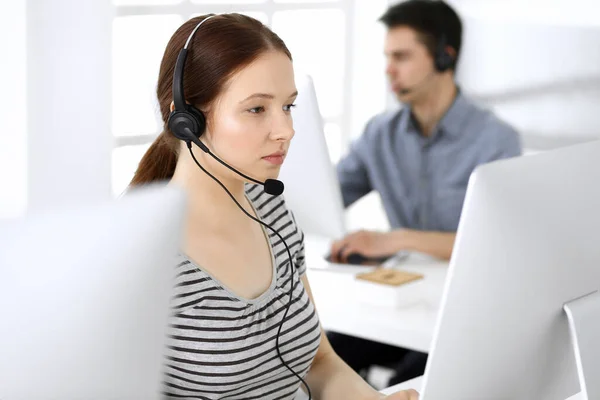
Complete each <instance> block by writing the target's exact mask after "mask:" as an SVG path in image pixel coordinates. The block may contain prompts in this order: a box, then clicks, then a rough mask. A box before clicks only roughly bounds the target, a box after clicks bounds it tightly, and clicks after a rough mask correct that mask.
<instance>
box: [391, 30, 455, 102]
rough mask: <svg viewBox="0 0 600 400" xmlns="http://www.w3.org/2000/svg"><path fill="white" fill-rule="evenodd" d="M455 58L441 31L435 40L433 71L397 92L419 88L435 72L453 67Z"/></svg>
mask: <svg viewBox="0 0 600 400" xmlns="http://www.w3.org/2000/svg"><path fill="white" fill-rule="evenodd" d="M454 64H455V58H454V56H453V55H452V54H450V52H449V51H448V40H447V38H446V35H445V34H444V33H442V34H441V35H440V37H439V39H438V40H437V43H436V46H435V52H434V54H433V68H434V69H433V71H431V72H430V73H428V74H427V76H425V78H423V79H422V80H421V81H420V82H419V83H417V84H416V85H413V86H411V87H409V88H405V89H400V91H399V93H400V94H401V95H406V94H409V93H412V92H415V91H416V90H417V89H419V88H421V86H423V85H424V84H425V83H426V82H427V81H429V79H430V78H431V77H432V76H433V75H434V74H435V73H436V72H437V73H442V72H446V71H448V70H449V69H450V68H452V67H454Z"/></svg>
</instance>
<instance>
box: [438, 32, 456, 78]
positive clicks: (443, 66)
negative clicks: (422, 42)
mask: <svg viewBox="0 0 600 400" xmlns="http://www.w3.org/2000/svg"><path fill="white" fill-rule="evenodd" d="M447 47H448V40H447V39H446V35H445V34H443V33H442V34H441V35H440V37H439V38H438V39H437V43H436V46H435V54H434V57H433V58H434V59H433V61H434V66H435V69H436V70H437V71H438V72H445V71H447V70H449V69H450V68H452V67H453V66H454V61H455V60H454V56H453V55H452V54H450V52H448V48H447Z"/></svg>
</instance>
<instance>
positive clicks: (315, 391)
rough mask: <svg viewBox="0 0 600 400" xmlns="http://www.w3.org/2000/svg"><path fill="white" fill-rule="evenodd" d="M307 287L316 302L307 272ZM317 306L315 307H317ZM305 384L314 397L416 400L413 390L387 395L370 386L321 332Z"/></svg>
mask: <svg viewBox="0 0 600 400" xmlns="http://www.w3.org/2000/svg"><path fill="white" fill-rule="evenodd" d="M302 283H303V284H304V289H305V290H306V292H307V293H308V296H309V297H310V300H311V301H312V302H313V304H315V303H314V301H313V296H312V292H311V290H310V285H309V283H308V279H307V278H306V275H304V276H303V277H302ZM315 307H316V306H315ZM306 383H307V384H308V386H309V387H310V390H311V392H312V396H313V399H314V400H339V399H345V400H379V399H388V400H417V399H418V394H417V392H415V391H414V390H409V391H402V392H398V393H395V394H393V395H390V396H387V397H386V396H385V395H383V394H381V393H379V392H378V391H376V390H375V389H373V388H372V387H371V386H369V385H368V384H367V383H366V382H365V381H364V380H363V379H362V378H361V377H360V376H359V375H358V374H357V373H356V372H354V371H353V370H352V369H351V368H350V367H349V366H348V365H346V363H344V362H343V361H342V359H341V358H340V357H338V355H337V354H335V352H334V351H333V348H332V347H331V344H330V343H329V340H327V336H325V334H324V332H323V331H321V344H320V346H319V350H318V351H317V355H316V356H315V359H314V361H313V363H312V366H311V368H310V371H309V372H308V376H307V378H306Z"/></svg>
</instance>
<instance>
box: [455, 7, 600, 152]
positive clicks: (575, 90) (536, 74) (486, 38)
mask: <svg viewBox="0 0 600 400" xmlns="http://www.w3.org/2000/svg"><path fill="white" fill-rule="evenodd" d="M451 2H452V3H453V4H454V5H455V6H456V8H457V10H458V12H459V13H460V14H461V16H462V17H463V19H464V25H465V32H464V49H463V54H462V55H461V60H460V64H459V70H458V81H459V82H460V84H461V86H462V87H463V89H464V91H465V92H466V93H469V94H471V95H473V96H475V97H476V98H477V99H478V100H480V101H481V102H482V103H483V104H486V105H488V106H489V107H491V108H492V109H494V110H495V111H496V112H497V113H498V114H499V115H500V116H501V117H502V118H504V119H505V120H507V121H509V122H510V123H512V124H513V125H514V126H515V127H516V128H517V129H519V131H520V132H521V133H522V134H523V140H524V142H525V145H526V146H527V147H532V148H539V149H548V148H553V147H555V146H561V145H565V144H570V143H574V142H578V141H582V140H590V139H592V138H600V128H599V126H598V125H599V122H600V116H599V115H600V114H599V113H598V111H597V110H598V106H599V105H600V14H598V13H597V12H595V10H596V9H597V3H595V4H593V3H592V2H591V1H589V0H574V1H567V0H550V1H537V0H530V1H528V2H524V1H519V2H517V1H511V0H502V1H500V0H486V1H475V0H453V1H451Z"/></svg>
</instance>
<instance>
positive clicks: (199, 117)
mask: <svg viewBox="0 0 600 400" xmlns="http://www.w3.org/2000/svg"><path fill="white" fill-rule="evenodd" d="M188 112H189V113H190V114H192V115H193V116H194V117H195V118H196V123H197V125H198V130H197V131H195V132H196V136H198V137H200V136H202V135H203V134H204V131H205V130H206V117H205V116H204V113H203V112H202V111H200V110H198V109H197V108H196V107H193V106H188Z"/></svg>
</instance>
